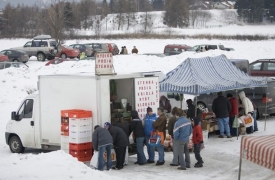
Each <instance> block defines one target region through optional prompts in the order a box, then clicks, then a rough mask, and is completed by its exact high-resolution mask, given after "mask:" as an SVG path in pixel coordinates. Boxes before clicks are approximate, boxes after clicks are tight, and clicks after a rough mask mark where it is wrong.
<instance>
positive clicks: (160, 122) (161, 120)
mask: <svg viewBox="0 0 275 180" xmlns="http://www.w3.org/2000/svg"><path fill="white" fill-rule="evenodd" d="M158 115H159V117H158V118H157V120H156V121H155V122H154V123H153V128H154V129H155V130H157V131H159V132H161V133H163V134H164V139H165V137H166V124H167V118H166V115H165V114H164V109H163V108H162V107H159V108H158ZM157 149H158V154H159V160H158V162H157V164H156V165H157V166H159V165H164V162H165V161H164V146H163V144H160V145H159V146H158V147H157Z"/></svg>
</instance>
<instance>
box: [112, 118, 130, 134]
mask: <svg viewBox="0 0 275 180" xmlns="http://www.w3.org/2000/svg"><path fill="white" fill-rule="evenodd" d="M116 118H118V121H117V122H116V123H115V124H114V126H116V127H120V128H121V129H123V131H124V132H125V134H126V135H127V137H129V136H130V125H129V122H127V121H124V119H123V115H122V114H120V113H119V114H117V115H116Z"/></svg>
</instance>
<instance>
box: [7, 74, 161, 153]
mask: <svg viewBox="0 0 275 180" xmlns="http://www.w3.org/2000/svg"><path fill="white" fill-rule="evenodd" d="M163 77H164V74H163V73H161V72H146V73H133V74H120V75H107V76H96V75H94V74H87V73H80V74H75V75H43V76H39V78H38V89H39V93H38V94H33V95H29V96H27V97H26V98H25V99H24V100H23V102H22V103H21V104H20V106H19V108H18V110H17V111H14V112H12V113H11V119H10V120H9V121H8V123H7V126H6V132H5V138H6V143H7V144H8V145H9V147H10V150H11V152H13V153H22V152H24V149H25V148H34V149H47V150H58V149H60V141H61V130H60V123H61V113H60V112H61V110H67V109H84V110H91V111H92V112H93V117H92V118H93V120H92V121H93V122H92V123H93V124H92V126H95V125H101V126H102V125H103V124H104V122H110V120H111V106H110V81H111V80H114V81H115V82H116V86H117V94H116V95H117V99H118V100H120V99H122V98H127V99H128V103H129V104H130V105H131V106H132V109H136V110H138V111H139V113H144V110H145V109H146V108H147V107H148V106H151V107H153V108H154V111H155V112H156V110H157V107H158V105H159V104H158V102H159V95H160V94H159V93H158V86H159V84H158V82H159V80H160V79H162V78H163ZM92 131H93V129H92Z"/></svg>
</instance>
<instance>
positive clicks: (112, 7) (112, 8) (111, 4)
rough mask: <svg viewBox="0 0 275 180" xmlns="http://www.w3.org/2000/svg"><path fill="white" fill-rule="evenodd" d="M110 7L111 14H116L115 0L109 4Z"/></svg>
mask: <svg viewBox="0 0 275 180" xmlns="http://www.w3.org/2000/svg"><path fill="white" fill-rule="evenodd" d="M109 6H110V12H111V13H114V12H115V8H116V7H115V6H116V2H115V0H110V4H109Z"/></svg>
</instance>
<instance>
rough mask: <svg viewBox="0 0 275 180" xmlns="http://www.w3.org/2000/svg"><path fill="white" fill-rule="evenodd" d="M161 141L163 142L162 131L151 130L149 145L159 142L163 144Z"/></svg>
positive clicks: (156, 144)
mask: <svg viewBox="0 0 275 180" xmlns="http://www.w3.org/2000/svg"><path fill="white" fill-rule="evenodd" d="M163 143H164V134H163V132H159V131H153V132H151V136H150V139H149V142H148V144H149V145H150V146H159V145H160V144H161V145H163Z"/></svg>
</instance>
